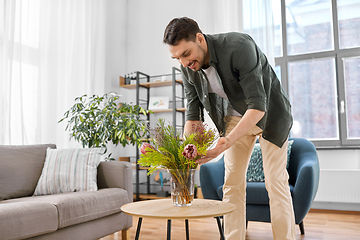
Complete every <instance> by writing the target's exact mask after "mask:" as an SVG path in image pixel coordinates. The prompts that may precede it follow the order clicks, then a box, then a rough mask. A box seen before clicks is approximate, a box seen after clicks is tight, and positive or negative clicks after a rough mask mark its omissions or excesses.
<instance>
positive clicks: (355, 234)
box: [101, 210, 360, 240]
mask: <svg viewBox="0 0 360 240" xmlns="http://www.w3.org/2000/svg"><path fill="white" fill-rule="evenodd" d="M137 220H138V219H137V218H133V227H132V228H131V229H130V230H129V235H130V239H131V240H133V239H134V238H135V232H136V226H137ZM166 224H167V222H166V220H157V219H149V218H144V219H143V222H142V227H141V232H140V240H159V239H166ZM189 227H190V239H191V240H195V239H196V240H200V239H201V240H211V239H215V240H218V239H220V237H219V232H218V228H217V224H216V220H215V219H213V218H205V219H198V220H191V221H190V220H189ZM304 228H305V235H301V234H300V230H299V226H298V225H296V239H304V240H310V239H311V240H312V239H326V240H327V239H330V240H349V239H354V240H355V239H356V240H360V212H344V211H326V210H310V212H309V213H308V214H307V216H306V217H305V219H304ZM171 239H172V240H184V239H186V237H185V225H184V221H183V220H172V226H171ZM246 239H247V240H271V239H273V238H272V232H271V225H270V223H259V222H249V225H248V229H247V232H246ZM101 240H121V232H119V233H115V234H112V235H109V236H106V237H104V238H101Z"/></svg>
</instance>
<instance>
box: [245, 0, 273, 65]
mask: <svg viewBox="0 0 360 240" xmlns="http://www.w3.org/2000/svg"><path fill="white" fill-rule="evenodd" d="M273 1H280V0H242V2H243V22H244V32H245V33H248V34H249V35H250V36H251V37H252V38H253V39H254V40H255V42H256V43H257V45H258V46H259V47H260V49H261V50H262V51H263V52H264V53H265V55H266V56H267V58H268V60H269V62H270V64H271V65H272V66H275V58H274V54H275V45H274V19H273V11H272V7H273V5H272V2H273Z"/></svg>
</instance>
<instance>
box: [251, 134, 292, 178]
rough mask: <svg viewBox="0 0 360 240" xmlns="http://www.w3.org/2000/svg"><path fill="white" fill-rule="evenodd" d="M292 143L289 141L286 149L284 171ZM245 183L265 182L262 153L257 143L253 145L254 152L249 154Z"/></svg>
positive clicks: (287, 164) (287, 165)
mask: <svg viewBox="0 0 360 240" xmlns="http://www.w3.org/2000/svg"><path fill="white" fill-rule="evenodd" d="M293 142H294V140H291V141H289V145H288V149H287V163H286V169H287V168H288V167H289V160H290V153H291V146H292V144H293ZM246 181H247V182H264V181H265V175H264V169H263V160H262V153H261V148H260V144H259V143H256V144H255V147H254V150H253V152H252V154H251V158H250V162H249V166H248V170H247V173H246Z"/></svg>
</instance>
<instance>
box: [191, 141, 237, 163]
mask: <svg viewBox="0 0 360 240" xmlns="http://www.w3.org/2000/svg"><path fill="white" fill-rule="evenodd" d="M230 146H231V144H230V142H229V140H228V139H227V138H226V137H221V138H219V140H218V142H217V144H216V146H215V147H214V148H213V149H210V150H209V151H208V152H207V153H206V155H205V156H202V157H201V158H199V159H198V160H196V161H195V162H196V163H198V164H200V165H201V164H204V163H207V162H208V161H210V160H212V159H214V158H216V157H217V156H219V154H220V153H222V152H224V151H225V150H226V149H228V148H229V147H230Z"/></svg>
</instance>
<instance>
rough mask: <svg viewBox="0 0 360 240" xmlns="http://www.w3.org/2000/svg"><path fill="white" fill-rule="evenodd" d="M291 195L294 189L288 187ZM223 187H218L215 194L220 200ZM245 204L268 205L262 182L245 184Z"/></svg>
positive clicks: (267, 197)
mask: <svg viewBox="0 0 360 240" xmlns="http://www.w3.org/2000/svg"><path fill="white" fill-rule="evenodd" d="M289 187H290V192H291V193H292V192H293V190H294V187H293V186H292V185H289ZM222 188H223V186H220V187H218V189H217V191H216V192H217V194H218V196H219V198H220V199H222V198H223V190H222ZM246 204H259V205H269V196H268V192H267V190H266V188H265V183H264V182H248V183H247V184H246Z"/></svg>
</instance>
